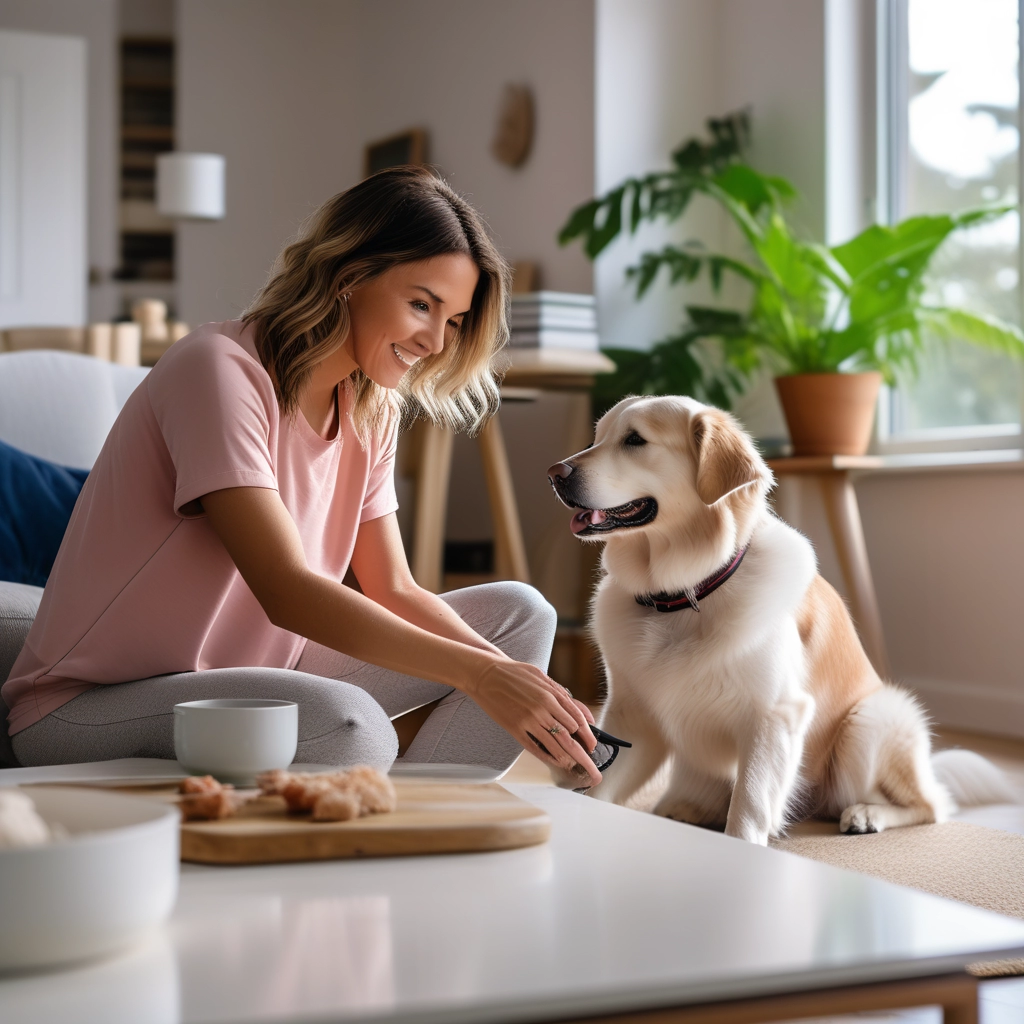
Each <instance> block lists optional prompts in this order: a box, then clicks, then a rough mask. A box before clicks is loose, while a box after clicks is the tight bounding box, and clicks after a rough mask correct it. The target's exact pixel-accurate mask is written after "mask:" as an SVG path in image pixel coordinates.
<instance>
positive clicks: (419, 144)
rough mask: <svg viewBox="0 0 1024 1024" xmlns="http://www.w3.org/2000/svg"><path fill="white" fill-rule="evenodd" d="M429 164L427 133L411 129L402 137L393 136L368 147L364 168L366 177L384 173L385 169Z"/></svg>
mask: <svg viewBox="0 0 1024 1024" xmlns="http://www.w3.org/2000/svg"><path fill="white" fill-rule="evenodd" d="M426 162H427V133H426V132H425V131H424V130H423V129H422V128H410V129H409V130H408V131H406V132H402V133H401V134H400V135H392V136H390V137H389V138H386V139H380V140H379V141H377V142H371V143H369V144H368V145H367V147H366V159H365V165H364V167H363V170H364V172H365V173H366V176H367V177H369V176H370V175H371V174H376V173H377V171H383V170H384V168H385V167H400V166H402V164H425V163H426Z"/></svg>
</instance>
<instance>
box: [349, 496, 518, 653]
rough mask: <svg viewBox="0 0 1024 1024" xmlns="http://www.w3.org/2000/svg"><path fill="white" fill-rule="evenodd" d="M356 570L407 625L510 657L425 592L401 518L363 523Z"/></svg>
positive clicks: (372, 594) (370, 592)
mask: <svg viewBox="0 0 1024 1024" xmlns="http://www.w3.org/2000/svg"><path fill="white" fill-rule="evenodd" d="M352 571H353V572H354V573H355V575H356V579H357V580H358V581H359V586H360V588H361V589H362V591H363V593H364V594H365V595H366V596H367V597H368V598H370V600H372V601H376V602H377V604H379V605H383V606H384V607H385V608H387V609H388V611H391V612H394V613H395V614H396V615H397V616H399V617H400V618H403V619H405V621H406V622H411V623H412V624H413V625H415V626H419V627H420V628H421V629H425V630H427V631H428V632H430V633H433V634H435V635H436V636H444V637H447V638H448V639H449V640H457V641H458V642H459V643H463V644H467V645H468V646H469V647H478V648H480V649H481V650H484V651H490V652H491V653H492V654H495V655H497V656H498V657H499V658H506V657H507V655H505V654H504V653H503V652H502V651H501V650H499V649H498V648H497V647H495V646H494V644H492V643H490V642H489V641H487V640H485V639H484V638H483V637H482V636H480V634H479V633H477V632H475V631H474V630H472V629H470V628H469V626H467V625H466V623H465V622H463V621H462V619H461V618H460V617H459V616H458V615H457V614H456V613H455V612H454V611H453V610H452V609H451V608H450V607H449V606H448V605H447V604H445V603H444V601H442V600H441V599H440V598H439V597H438V596H437V594H432V593H431V592H430V591H429V590H424V589H423V588H422V587H421V586H419V585H418V584H417V583H416V581H415V580H414V579H413V577H412V572H411V571H410V569H409V561H408V559H407V558H406V557H405V548H404V547H403V546H402V535H401V533H400V532H399V529H398V517H397V516H395V515H394V514H393V513H392V514H391V515H388V516H381V517H380V518H379V519H371V520H369V521H368V522H365V523H362V524H361V525H360V527H359V533H358V535H357V536H356V547H355V551H353V553H352Z"/></svg>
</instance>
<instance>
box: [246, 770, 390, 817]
mask: <svg viewBox="0 0 1024 1024" xmlns="http://www.w3.org/2000/svg"><path fill="white" fill-rule="evenodd" d="M256 781H257V783H258V784H259V786H260V789H261V790H262V791H263V793H264V794H265V795H268V796H282V797H284V800H285V803H287V805H288V810H289V811H293V812H302V811H312V814H313V820H314V821H349V820H351V819H352V818H358V817H363V816H365V815H367V814H386V813H388V812H390V811H393V810H394V809H395V807H396V806H397V805H398V796H397V794H396V793H395V787H394V786H393V785H392V783H391V780H390V779H389V778H388V777H387V776H386V775H382V774H381V773H380V772H379V771H377V770H376V769H375V768H370V767H368V766H367V765H360V766H358V767H356V768H352V769H350V770H349V771H337V772H323V773H319V774H314V773H309V772H285V771H273V772H264V773H263V774H262V775H260V776H258V777H257V779H256Z"/></svg>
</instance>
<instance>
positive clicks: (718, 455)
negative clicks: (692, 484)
mask: <svg viewBox="0 0 1024 1024" xmlns="http://www.w3.org/2000/svg"><path fill="white" fill-rule="evenodd" d="M690 436H691V438H692V439H693V446H694V449H695V452H696V455H697V494H698V496H699V497H700V500H701V501H703V502H704V504H705V505H714V504H715V503H716V502H719V501H721V500H722V499H723V498H724V497H726V495H729V494H732V492H733V491H735V490H737V489H738V488H740V487H747V486H749V485H751V484H758V485H760V486H762V487H765V489H767V488H768V487H770V486H771V485H772V483H773V482H774V478H773V477H772V474H771V470H770V469H769V468H768V467H767V466H766V465H765V464H764V460H763V459H762V458H761V456H760V455H758V454H757V450H756V449H755V448H754V445H753V444H752V443H751V440H750V438H749V437H748V436H747V435H746V433H745V432H744V431H743V430H742V428H741V427H740V425H739V424H738V423H737V422H736V420H734V419H733V418H732V416H730V415H729V414H728V413H727V412H722V410H721V409H702V410H701V411H700V412H698V413H695V414H694V415H693V416H692V417H691V419H690Z"/></svg>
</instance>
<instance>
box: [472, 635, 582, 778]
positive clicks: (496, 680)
mask: <svg viewBox="0 0 1024 1024" xmlns="http://www.w3.org/2000/svg"><path fill="white" fill-rule="evenodd" d="M481 654H483V652H481ZM483 656H484V657H485V658H486V659H487V660H486V663H485V665H484V667H483V669H482V671H478V672H475V673H474V674H473V679H472V680H471V681H469V682H468V683H467V684H465V685H462V686H460V687H459V689H461V690H462V691H463V692H464V693H466V694H468V695H469V696H470V697H472V698H473V700H475V701H476V702H477V704H479V705H480V707H481V708H482V709H483V710H484V711H485V712H486V713H487V715H488V716H489V717H490V718H492V719H494V721H495V722H497V723H498V725H500V726H501V727H502V728H503V729H504V730H505V731H506V732H508V733H510V734H511V735H512V736H514V737H515V738H516V739H517V740H518V741H519V742H520V743H521V744H522V745H523V747H524V748H525V749H526V750H529V751H530V752H531V753H532V754H535V755H536V756H537V757H539V758H540V759H541V760H542V761H544V762H546V763H547V764H549V765H551V766H552V767H557V768H561V769H562V770H563V771H567V772H572V771H573V770H574V769H576V766H577V765H579V766H580V768H582V769H583V772H582V773H581V774H580V782H581V784H583V785H590V786H596V785H597V784H598V783H599V782H600V781H601V773H600V772H599V771H598V770H597V766H596V765H595V764H594V762H593V761H592V760H591V758H590V757H589V755H588V753H587V752H588V751H590V750H593V749H594V748H595V747H596V746H597V740H596V739H594V734H593V733H592V732H591V731H590V723H591V722H593V721H594V717H593V715H592V714H591V713H590V710H589V709H588V708H587V707H586V705H584V704H581V703H580V702H579V701H577V700H575V699H574V698H573V696H572V694H570V693H569V691H568V690H567V689H566V688H565V687H564V686H561V685H559V684H558V683H556V682H555V681H554V680H553V679H552V678H551V677H550V676H548V675H547V673H545V672H542V671H541V670H540V669H539V668H537V667H536V666H535V665H528V664H526V663H525V662H521V661H512V660H511V659H508V658H501V657H497V656H494V655H490V654H484V655H483ZM576 771H577V772H578V771H579V769H576Z"/></svg>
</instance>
